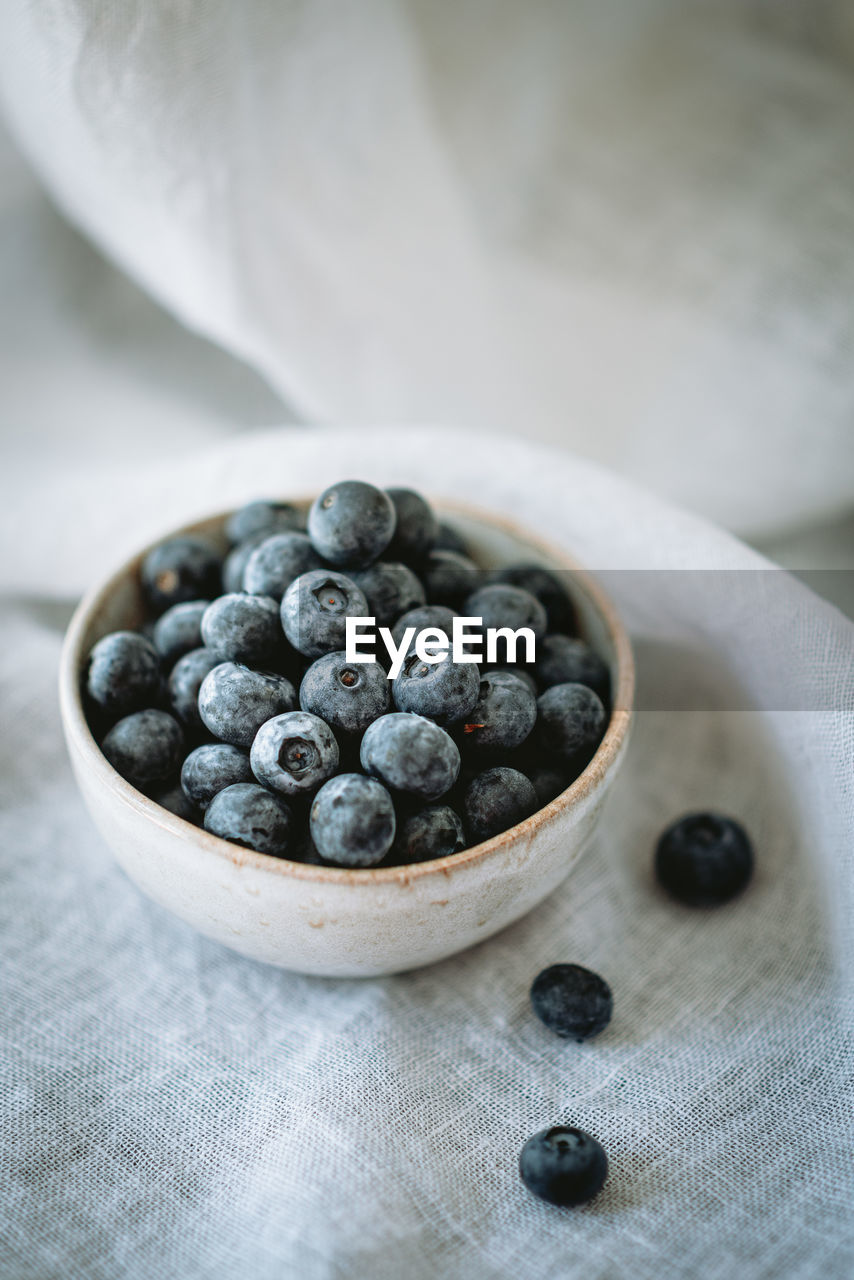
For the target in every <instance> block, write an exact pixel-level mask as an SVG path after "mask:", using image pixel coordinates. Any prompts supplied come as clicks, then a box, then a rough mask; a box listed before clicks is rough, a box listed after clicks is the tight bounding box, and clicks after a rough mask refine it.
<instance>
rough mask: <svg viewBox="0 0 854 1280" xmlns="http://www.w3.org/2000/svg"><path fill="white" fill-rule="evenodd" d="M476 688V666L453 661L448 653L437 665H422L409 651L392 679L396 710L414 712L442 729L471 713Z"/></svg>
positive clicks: (477, 680)
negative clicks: (433, 721) (429, 719)
mask: <svg viewBox="0 0 854 1280" xmlns="http://www.w3.org/2000/svg"><path fill="white" fill-rule="evenodd" d="M479 688H480V671H479V669H478V667H477V664H476V663H469V662H454V660H453V658H452V657H451V655H450V652H448V653H446V654H445V656H444V657H442V658H441V659H440V660H439V661H438V662H424V661H423V660H422V659H421V658H419V657H418V654H417V653H416V652H415V650H414V649H412V650H411V651H410V652H409V654H408V655H407V657H406V658H404V660H403V666H402V667H401V669H400V672H399V674H398V675H397V676H395V679H394V682H393V684H392V697H393V698H394V705H395V706H396V707H397V709H398V711H414V712H415V714H416V715H420V716H429V717H430V718H431V720H435V721H436V723H437V724H439V725H443V726H445V725H450V724H454V723H455V722H456V721H459V720H465V719H466V717H467V716H468V715H470V714H472V713H473V711H474V707H475V704H476V703H477V699H478V691H479Z"/></svg>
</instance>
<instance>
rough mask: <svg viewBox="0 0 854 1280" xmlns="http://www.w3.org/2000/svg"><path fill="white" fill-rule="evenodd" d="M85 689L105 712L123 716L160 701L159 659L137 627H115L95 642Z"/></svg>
mask: <svg viewBox="0 0 854 1280" xmlns="http://www.w3.org/2000/svg"><path fill="white" fill-rule="evenodd" d="M86 693H87V695H88V697H89V699H90V700H91V702H92V703H94V705H95V706H96V707H98V709H99V710H100V711H103V712H104V713H105V714H106V715H110V716H121V715H126V714H127V712H129V711H136V710H139V709H141V708H143V707H145V706H150V705H151V704H152V703H153V702H157V701H158V698H159V695H160V659H159V657H158V654H157V650H156V649H155V647H154V645H153V644H152V643H151V641H150V640H147V639H146V638H145V636H141V635H139V633H138V632H136V631H113V632H111V633H110V635H107V636H104V637H103V638H102V639H101V640H99V641H98V642H97V644H95V645H93V646H92V651H91V653H90V654H89V663H88V667H87V670H86Z"/></svg>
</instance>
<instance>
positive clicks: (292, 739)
mask: <svg viewBox="0 0 854 1280" xmlns="http://www.w3.org/2000/svg"><path fill="white" fill-rule="evenodd" d="M249 761H250V763H251V765H252V772H253V773H254V774H255V777H256V778H257V779H258V781H259V782H263V784H264V786H266V787H270V788H271V790H273V791H277V792H279V793H280V794H281V795H283V796H304V795H311V793H312V792H313V791H316V790H317V788H318V787H319V786H320V785H321V784H322V783H324V782H325V781H326V779H327V778H331V777H332V775H333V773H334V772H335V770H336V769H337V768H338V743H337V742H336V740H335V735H334V733H333V732H332V730H331V729H330V728H329V725H328V724H327V723H326V721H325V720H321V719H320V717H319V716H314V715H312V714H311V713H310V712H308V711H289V712H286V713H285V714H284V715H281V716H274V717H273V719H272V720H268V721H266V723H265V724H262V725H261V728H260V729H259V730H258V732H257V733H256V735H255V740H254V742H253V743H252V749H251V750H250V752H249Z"/></svg>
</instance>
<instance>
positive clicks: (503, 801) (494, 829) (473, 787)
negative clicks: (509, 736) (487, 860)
mask: <svg viewBox="0 0 854 1280" xmlns="http://www.w3.org/2000/svg"><path fill="white" fill-rule="evenodd" d="M463 806H464V810H465V815H464V816H465V822H466V828H467V830H468V833H469V836H470V837H471V839H472V841H473V842H474V843H475V844H477V843H479V842H480V841H481V840H489V839H490V837H491V836H497V835H499V834H500V832H502V831H507V830H508V828H509V827H515V825H516V823H517V822H522V821H523V820H524V819H525V818H528V817H530V815H531V814H532V813H533V812H534V810H535V809H536V808H537V793H536V792H535V791H534V787H533V784H532V782H531V781H530V779H529V778H526V777H525V775H524V773H520V772H519V770H518V769H509V768H507V767H506V766H504V765H502V766H500V767H498V768H495V769H487V770H486V771H485V772H484V773H479V774H477V775H476V776H475V777H474V778H472V780H471V782H470V783H469V784H468V786H467V787H466V791H465V799H464V801H463Z"/></svg>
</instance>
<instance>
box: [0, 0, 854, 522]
mask: <svg viewBox="0 0 854 1280" xmlns="http://www.w3.org/2000/svg"><path fill="white" fill-rule="evenodd" d="M852 68H854V24H852V21H851V11H850V6H849V5H848V4H847V3H846V0H823V2H822V3H821V4H815V3H814V2H813V0H791V2H790V3H787V4H785V5H782V4H781V5H773V4H769V3H768V2H767V0H725V2H724V3H718V4H716V5H712V6H695V5H691V6H685V5H684V4H682V3H680V0H631V2H630V3H623V4H619V5H616V6H614V5H606V6H603V5H600V4H597V3H595V2H593V0H584V2H583V3H580V4H573V5H563V6H562V5H560V4H554V3H552V2H551V0H526V3H524V4H512V3H500V4H496V3H495V2H494V0H460V3H457V4H454V5H452V6H448V5H436V4H433V3H430V2H429V0H360V3H359V4H358V5H346V4H334V3H330V2H329V0H321V2H318V0H253V2H252V3H243V4H234V3H229V0H206V2H205V3H182V4H175V3H174V2H173V0H122V3H117V2H116V0H110V2H109V3H94V2H93V0H51V2H50V3H48V4H45V3H43V0H8V3H7V4H6V5H5V6H4V7H3V13H2V16H0V92H1V93H2V97H3V100H4V101H5V104H6V109H7V113H8V119H9V122H10V125H11V126H12V127H13V129H14V132H15V134H16V136H17V138H18V139H19V141H20V143H21V145H22V147H23V148H24V150H25V151H26V153H27V154H28V156H29V157H30V159H31V160H32V162H33V163H34V165H35V166H36V168H37V170H38V172H39V173H40V174H41V175H42V177H43V179H44V181H45V183H46V184H47V186H48V188H49V189H50V190H51V192H52V193H53V195H54V197H55V198H56V200H57V201H58V202H59V204H60V205H61V206H62V208H63V209H64V210H65V211H66V212H67V213H68V215H69V216H70V217H71V218H72V219H73V220H74V221H75V222H76V223H77V224H78V225H79V226H81V227H82V228H84V229H85V231H86V232H87V233H88V234H89V235H90V236H91V237H93V238H94V240H95V241H96V242H97V243H98V244H99V245H100V246H101V247H102V248H103V249H104V250H106V252H107V253H108V254H110V255H111V256H112V257H113V258H114V259H115V260H116V261H117V262H118V263H119V264H120V265H121V266H123V267H124V268H125V269H126V270H127V271H128V272H129V273H130V274H131V275H132V276H133V277H134V278H135V279H136V280H137V281H139V282H141V283H142V284H143V285H144V286H145V287H146V288H148V289H149V290H150V291H151V292H152V293H153V294H154V295H155V296H156V297H157V298H158V299H160V300H161V301H162V302H163V303H165V304H166V306H167V307H168V308H169V309H170V310H172V311H173V312H174V313H175V314H176V315H177V316H178V317H179V318H180V319H181V320H183V321H184V322H185V323H186V324H187V325H189V326H191V327H192V328H194V329H196V330H198V331H199V332H201V333H203V334H205V335H207V336H209V337H212V338H213V339H215V340H216V341H219V342H221V343H222V344H223V345H224V346H225V347H226V348H227V349H228V350H230V351H232V352H234V353H236V354H238V355H240V356H242V357H243V358H245V359H246V360H247V361H249V362H250V363H251V364H252V365H254V366H255V367H256V368H257V369H259V370H261V371H262V372H263V373H264V374H265V375H266V376H267V377H268V378H269V380H270V381H271V383H272V384H273V385H274V386H275V387H276V388H277V389H278V390H279V391H280V392H281V393H283V394H284V396H285V397H286V399H287V400H288V402H289V403H290V404H292V405H294V406H295V407H296V409H297V411H298V413H299V414H300V415H301V416H303V417H304V418H310V419H313V420H317V421H346V422H350V423H352V424H353V425H354V426H359V425H365V424H372V423H397V422H405V423H430V422H435V421H444V422H449V423H456V422H464V423H468V424H471V425H473V426H476V427H480V428H482V429H484V430H487V431H490V432H492V431H495V430H502V431H509V432H514V433H520V434H524V435H525V436H526V437H528V438H531V437H533V438H535V439H536V438H539V439H544V440H549V441H552V442H559V443H561V444H566V445H568V446H569V447H571V448H574V449H576V450H578V451H579V452H582V453H584V454H587V455H590V456H594V457H596V458H598V459H599V460H601V461H603V462H605V463H606V464H608V465H611V466H614V467H615V468H616V469H617V470H619V471H621V472H623V473H624V474H627V475H629V476H632V477H634V478H636V479H639V480H641V481H642V482H643V483H645V484H647V485H649V486H650V487H652V488H653V489H654V490H657V491H658V492H659V493H662V494H665V495H668V496H670V497H671V498H673V499H675V500H677V501H679V502H681V503H684V504H685V505H687V506H688V507H690V508H691V509H694V510H699V511H702V512H705V513H706V514H708V515H711V516H712V517H714V518H715V519H717V520H720V521H721V522H723V523H724V524H726V525H728V526H729V527H732V528H737V529H739V530H742V531H751V532H755V531H757V530H762V529H768V528H770V527H779V526H781V525H790V524H793V523H795V522H797V521H798V520H804V519H807V518H809V517H811V516H814V515H818V514H821V513H824V512H826V511H830V510H831V509H833V508H834V507H841V506H843V505H844V504H846V503H848V502H850V500H851V470H852V455H851V420H852V413H854V374H852V362H851V358H850V351H851V301H850V300H851V297H852V295H854V267H852V256H851V252H850V245H851V237H852V216H851V209H852V207H854V166H852V163H851V159H852V152H851V138H852V136H854V81H852Z"/></svg>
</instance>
